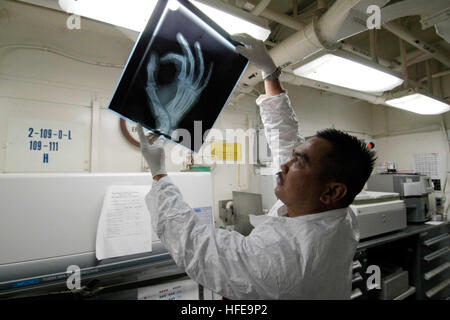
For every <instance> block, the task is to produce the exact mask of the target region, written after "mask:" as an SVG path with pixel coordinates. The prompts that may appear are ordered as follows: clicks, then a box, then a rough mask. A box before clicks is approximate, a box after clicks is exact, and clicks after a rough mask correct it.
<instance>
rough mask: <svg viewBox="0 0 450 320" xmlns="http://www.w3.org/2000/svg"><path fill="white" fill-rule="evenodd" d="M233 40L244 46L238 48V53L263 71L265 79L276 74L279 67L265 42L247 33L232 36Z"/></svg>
mask: <svg viewBox="0 0 450 320" xmlns="http://www.w3.org/2000/svg"><path fill="white" fill-rule="evenodd" d="M231 39H233V40H234V41H237V42H240V43H242V44H244V46H237V47H236V51H237V52H238V53H240V54H242V55H243V56H244V57H246V58H247V59H249V60H250V62H251V63H252V64H253V65H254V66H255V67H257V68H258V69H260V70H261V71H262V75H263V78H264V77H265V76H267V75H270V74H272V73H274V72H275V70H276V68H277V66H276V65H275V63H274V62H273V59H272V57H271V56H270V55H269V52H268V51H267V49H266V46H265V45H264V42H262V41H261V40H257V39H255V38H253V37H252V36H249V35H248V34H246V33H238V34H233V35H231Z"/></svg>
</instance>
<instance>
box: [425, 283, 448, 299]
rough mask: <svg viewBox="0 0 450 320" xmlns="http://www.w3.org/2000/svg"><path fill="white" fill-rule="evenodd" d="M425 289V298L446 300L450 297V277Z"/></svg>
mask: <svg viewBox="0 0 450 320" xmlns="http://www.w3.org/2000/svg"><path fill="white" fill-rule="evenodd" d="M424 291H425V298H426V299H431V300H444V299H448V298H449V296H450V279H449V278H447V279H445V280H443V281H441V282H439V283H438V284H436V285H435V286H434V287H432V288H429V289H427V290H424Z"/></svg>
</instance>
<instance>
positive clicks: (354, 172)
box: [316, 128, 376, 206]
mask: <svg viewBox="0 0 450 320" xmlns="http://www.w3.org/2000/svg"><path fill="white" fill-rule="evenodd" d="M316 137H319V138H322V139H325V140H327V141H328V142H330V144H331V150H330V151H329V152H328V154H327V155H326V156H325V158H323V159H322V166H323V169H322V173H321V174H320V178H321V180H322V181H325V182H331V181H333V182H340V183H344V184H345V185H346V186H347V194H346V195H345V196H344V198H342V199H341V203H342V205H343V206H348V205H350V204H351V203H352V202H353V200H354V199H355V197H356V195H357V194H358V193H360V192H361V190H362V189H363V188H364V184H365V183H366V181H367V179H369V177H370V174H371V173H372V170H373V166H374V163H375V160H376V157H375V152H374V151H371V150H369V148H368V147H367V145H366V144H365V143H364V141H361V140H359V139H358V138H356V137H355V136H352V135H349V134H347V133H345V132H343V131H340V130H336V129H331V128H330V129H324V130H321V131H318V132H317V134H316Z"/></svg>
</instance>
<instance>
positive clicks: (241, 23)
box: [58, 0, 270, 41]
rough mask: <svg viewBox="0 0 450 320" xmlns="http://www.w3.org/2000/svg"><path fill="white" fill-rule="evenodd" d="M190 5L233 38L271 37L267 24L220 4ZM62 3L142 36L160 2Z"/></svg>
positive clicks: (62, 0)
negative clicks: (239, 34)
mask: <svg viewBox="0 0 450 320" xmlns="http://www.w3.org/2000/svg"><path fill="white" fill-rule="evenodd" d="M170 1H173V0H170ZM190 2H192V3H193V4H194V5H195V6H197V7H198V8H199V10H201V11H202V12H203V13H204V14H205V15H207V16H208V17H209V18H210V19H211V20H213V21H214V22H216V23H217V24H218V25H219V26H221V27H222V28H223V29H224V30H225V31H227V32H228V33H230V34H233V33H248V34H249V35H251V36H253V37H254V38H257V39H260V40H263V41H264V40H266V39H267V38H268V37H269V35H270V29H269V27H268V23H267V20H265V19H263V18H260V17H256V16H253V15H251V14H250V13H248V12H245V11H243V10H241V9H238V8H235V7H233V6H231V5H228V4H226V3H222V2H220V1H214V0H208V1H204V0H199V1H197V0H190ZM58 3H59V5H60V7H61V9H63V10H64V11H66V12H67V13H70V14H76V15H79V16H83V17H86V18H90V19H93V20H98V21H102V22H106V23H109V24H113V25H117V26H120V27H123V28H127V29H131V30H134V31H138V32H141V31H143V30H144V28H145V26H146V24H147V21H148V19H149V18H150V16H151V14H152V12H153V10H154V8H155V6H156V3H157V0H126V1H125V0H122V1H118V0H116V1H111V0H59V1H58Z"/></svg>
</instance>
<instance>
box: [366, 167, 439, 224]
mask: <svg viewBox="0 0 450 320" xmlns="http://www.w3.org/2000/svg"><path fill="white" fill-rule="evenodd" d="M367 187H368V190H371V191H382V192H396V193H399V194H400V198H401V199H402V200H404V201H405V204H406V212H407V218H408V222H413V223H415V222H416V223H421V222H425V221H427V220H429V219H430V216H431V210H430V204H429V200H428V195H429V194H430V193H432V192H433V191H434V187H433V183H432V181H431V179H430V177H428V176H425V175H421V174H405V173H388V174H375V175H372V176H371V177H370V178H369V180H368V182H367Z"/></svg>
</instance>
